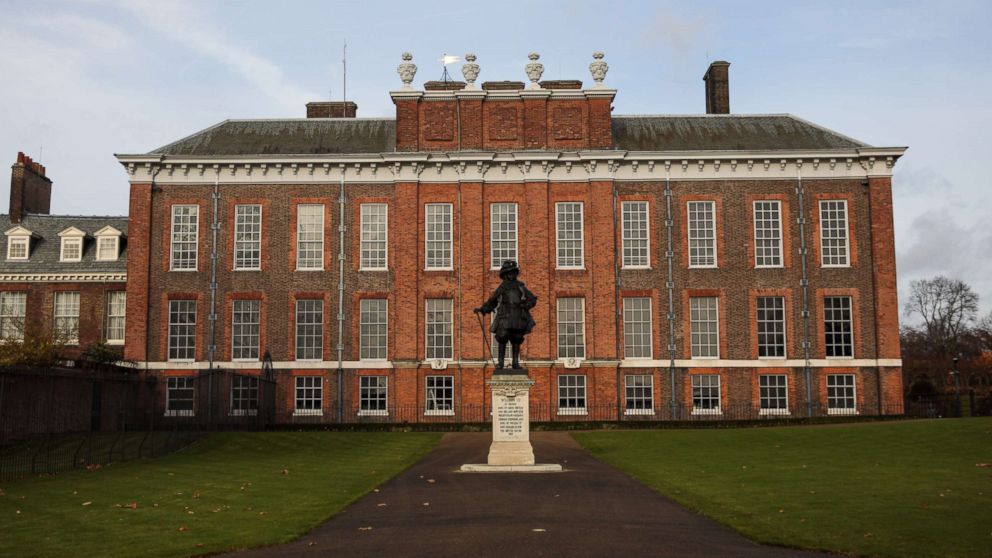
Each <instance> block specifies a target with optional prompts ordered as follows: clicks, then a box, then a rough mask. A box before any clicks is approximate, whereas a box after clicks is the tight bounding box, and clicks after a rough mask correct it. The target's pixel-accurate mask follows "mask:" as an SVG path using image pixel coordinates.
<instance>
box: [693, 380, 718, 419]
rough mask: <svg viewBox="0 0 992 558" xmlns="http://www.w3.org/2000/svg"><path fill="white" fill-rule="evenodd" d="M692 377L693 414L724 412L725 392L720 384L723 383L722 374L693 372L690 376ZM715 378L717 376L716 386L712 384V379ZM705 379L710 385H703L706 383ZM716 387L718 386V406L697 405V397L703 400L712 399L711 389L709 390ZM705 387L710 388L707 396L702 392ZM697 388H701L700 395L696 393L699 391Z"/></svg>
mask: <svg viewBox="0 0 992 558" xmlns="http://www.w3.org/2000/svg"><path fill="white" fill-rule="evenodd" d="M690 378H691V380H690V382H691V385H692V414H694V415H722V414H723V394H722V393H721V389H722V386H721V385H720V384H721V378H720V375H719V374H693V375H692V376H690ZM714 378H716V386H714V385H713V384H712V381H713V379H714ZM704 379H705V380H706V382H705V383H707V384H708V385H703V384H704V382H703V380H704ZM714 387H715V388H716V407H705V406H696V401H697V399H698V400H699V401H703V400H704V399H705V400H712V399H713V395H712V392H711V391H709V390H712V389H713V388H714ZM704 389H705V390H708V393H707V395H705V396H704V395H703V392H702V390H704ZM696 390H700V391H699V396H698V397H697V396H696V393H697V392H696Z"/></svg>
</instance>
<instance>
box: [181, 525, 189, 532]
mask: <svg viewBox="0 0 992 558" xmlns="http://www.w3.org/2000/svg"><path fill="white" fill-rule="evenodd" d="M179 530H180V531H189V529H187V528H186V526H185V525H183V526H182V527H180V528H179Z"/></svg>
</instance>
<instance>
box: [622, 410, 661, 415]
mask: <svg viewBox="0 0 992 558" xmlns="http://www.w3.org/2000/svg"><path fill="white" fill-rule="evenodd" d="M623 414H625V415H628V416H630V415H641V416H647V415H652V416H653V415H654V409H624V410H623Z"/></svg>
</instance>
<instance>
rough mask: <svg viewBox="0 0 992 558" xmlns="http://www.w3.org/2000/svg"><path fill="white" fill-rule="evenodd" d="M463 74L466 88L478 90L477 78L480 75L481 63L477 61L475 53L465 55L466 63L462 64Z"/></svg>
mask: <svg viewBox="0 0 992 558" xmlns="http://www.w3.org/2000/svg"><path fill="white" fill-rule="evenodd" d="M462 76H464V77H465V89H466V90H476V89H478V87H476V86H475V80H476V78H478V77H479V65H478V64H476V63H475V54H472V53H468V54H466V55H465V63H464V64H462Z"/></svg>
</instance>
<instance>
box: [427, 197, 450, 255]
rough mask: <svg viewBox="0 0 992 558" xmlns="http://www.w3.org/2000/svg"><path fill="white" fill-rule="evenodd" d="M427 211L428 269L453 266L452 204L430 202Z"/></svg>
mask: <svg viewBox="0 0 992 558" xmlns="http://www.w3.org/2000/svg"><path fill="white" fill-rule="evenodd" d="M424 210H425V211H426V218H425V223H426V227H427V231H426V236H425V239H426V242H427V246H426V252H427V269H450V268H451V204H450V203H429V204H427V205H425V206H424Z"/></svg>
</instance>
